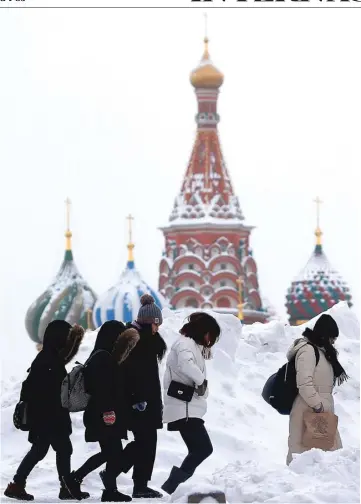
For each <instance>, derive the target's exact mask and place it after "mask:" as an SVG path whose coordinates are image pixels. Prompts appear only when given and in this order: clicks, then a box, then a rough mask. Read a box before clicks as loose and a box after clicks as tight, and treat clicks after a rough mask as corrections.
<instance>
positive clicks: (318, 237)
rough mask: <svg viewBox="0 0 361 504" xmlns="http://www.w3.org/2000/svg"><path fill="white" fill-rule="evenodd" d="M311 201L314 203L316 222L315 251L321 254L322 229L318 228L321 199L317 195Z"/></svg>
mask: <svg viewBox="0 0 361 504" xmlns="http://www.w3.org/2000/svg"><path fill="white" fill-rule="evenodd" d="M313 201H314V203H316V222H317V226H316V231H315V236H316V248H315V253H316V254H321V253H322V231H321V228H320V205H321V203H323V201H321V200H320V198H319V197H318V196H317V198H316V199H315V200H313Z"/></svg>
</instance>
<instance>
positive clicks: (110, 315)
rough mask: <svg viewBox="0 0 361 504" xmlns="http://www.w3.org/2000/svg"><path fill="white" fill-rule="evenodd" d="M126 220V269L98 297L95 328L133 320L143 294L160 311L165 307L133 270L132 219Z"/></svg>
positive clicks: (162, 301)
mask: <svg viewBox="0 0 361 504" xmlns="http://www.w3.org/2000/svg"><path fill="white" fill-rule="evenodd" d="M127 219H128V221H129V243H128V245H127V248H128V261H127V264H126V268H125V270H124V271H123V273H122V274H121V276H120V278H119V280H118V282H117V283H116V284H115V285H114V286H113V287H111V288H110V289H108V290H107V292H105V293H104V294H103V295H102V296H100V297H99V299H98V301H97V302H96V304H95V306H94V311H93V322H94V325H95V327H100V326H101V325H102V324H104V322H107V321H108V320H120V321H122V322H125V323H126V322H132V321H133V320H135V319H136V318H137V315H138V311H139V308H140V307H141V302H140V298H141V297H142V296H143V294H150V295H151V296H153V298H154V301H155V304H156V305H157V306H158V307H159V308H160V309H161V310H162V309H163V308H164V307H165V306H167V302H166V300H165V299H164V298H163V296H162V295H161V294H159V293H158V292H157V291H155V290H153V289H152V288H151V287H149V285H148V284H146V283H145V282H144V280H143V279H142V278H141V276H140V274H139V272H138V271H137V269H136V268H135V264H134V256H133V249H134V243H133V242H132V228H131V221H132V220H133V217H132V216H130V215H129V216H128V217H127Z"/></svg>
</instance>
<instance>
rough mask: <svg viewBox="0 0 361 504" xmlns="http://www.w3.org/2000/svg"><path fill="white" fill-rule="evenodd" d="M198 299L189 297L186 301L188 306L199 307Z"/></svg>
mask: <svg viewBox="0 0 361 504" xmlns="http://www.w3.org/2000/svg"><path fill="white" fill-rule="evenodd" d="M198 306H199V305H198V301H197V300H196V299H194V298H188V299H187V301H186V307H187V308H198Z"/></svg>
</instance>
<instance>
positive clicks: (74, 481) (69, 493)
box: [59, 471, 90, 500]
mask: <svg viewBox="0 0 361 504" xmlns="http://www.w3.org/2000/svg"><path fill="white" fill-rule="evenodd" d="M62 480H63V482H62V484H61V485H60V492H59V499H61V500H71V499H76V500H82V499H88V498H89V497H90V495H89V494H88V492H82V491H81V490H80V485H81V480H79V479H78V478H77V477H76V476H75V473H74V471H73V472H71V473H70V474H69V475H68V476H63V477H62Z"/></svg>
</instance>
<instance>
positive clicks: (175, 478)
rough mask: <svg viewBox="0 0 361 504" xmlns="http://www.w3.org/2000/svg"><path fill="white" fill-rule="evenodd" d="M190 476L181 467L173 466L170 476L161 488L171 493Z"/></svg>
mask: <svg viewBox="0 0 361 504" xmlns="http://www.w3.org/2000/svg"><path fill="white" fill-rule="evenodd" d="M190 477H191V475H190V474H188V473H186V472H184V471H183V470H182V469H179V467H175V466H174V467H172V470H171V472H170V475H169V478H168V479H167V481H165V482H164V483H163V485H162V486H161V489H162V490H164V491H165V492H167V494H169V495H171V494H172V493H174V492H175V491H176V489H177V488H178V486H179V485H180V484H181V483H184V481H187V479H189V478H190Z"/></svg>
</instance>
